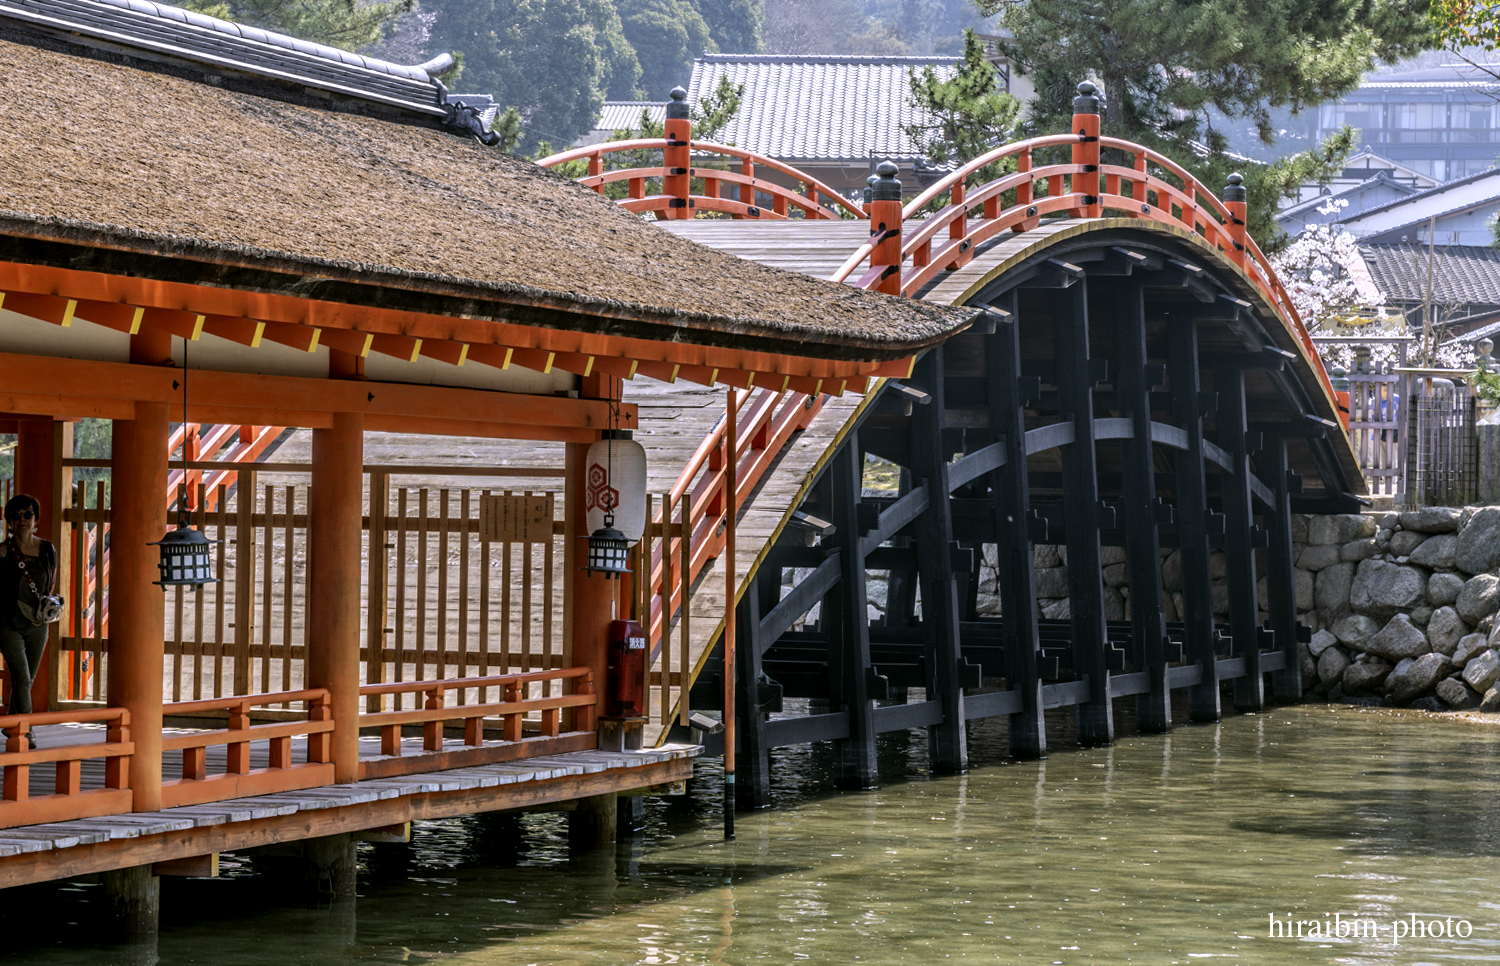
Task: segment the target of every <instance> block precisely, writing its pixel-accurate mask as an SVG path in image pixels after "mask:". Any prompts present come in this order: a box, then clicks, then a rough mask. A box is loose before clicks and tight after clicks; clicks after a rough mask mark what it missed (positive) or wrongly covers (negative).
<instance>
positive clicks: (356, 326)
mask: <svg viewBox="0 0 1500 966" xmlns="http://www.w3.org/2000/svg"><path fill="white" fill-rule="evenodd" d="M0 291H4V292H6V293H8V294H7V298H9V297H12V296H13V295H14V294H22V293H25V294H38V295H52V296H60V297H63V298H68V299H76V300H78V301H80V302H82V301H83V300H91V301H94V302H104V303H122V304H127V305H131V306H138V307H142V308H150V309H163V310H166V311H172V312H176V313H178V315H177V316H176V317H175V319H176V320H175V321H172V320H171V318H172V317H168V319H165V320H164V321H163V325H164V326H166V325H169V324H170V326H172V327H173V330H174V334H179V335H180V334H181V331H178V330H180V329H181V328H182V327H183V322H182V319H181V317H182V316H183V315H186V316H190V317H192V318H193V319H195V318H196V316H197V315H203V316H205V317H207V316H224V317H226V318H246V319H256V320H260V321H264V322H266V323H267V330H268V331H269V329H270V325H269V323H272V322H279V323H284V324H288V325H297V326H304V327H308V328H321V329H324V330H326V331H330V332H331V331H334V330H342V331H345V332H356V331H357V332H359V333H361V334H364V333H373V334H379V335H390V336H395V337H398V338H402V337H404V338H407V339H413V340H415V339H422V340H423V341H429V340H431V341H452V342H461V343H469V344H470V345H471V346H474V345H492V346H498V347H501V348H511V349H515V350H517V351H519V350H521V349H528V350H533V351H534V352H536V353H540V354H541V356H540V357H541V358H543V359H545V357H546V354H547V353H559V352H573V353H578V354H580V355H586V356H587V355H592V356H596V357H601V356H609V357H613V358H623V359H629V360H641V361H645V360H651V361H652V362H658V363H671V364H674V365H682V366H699V367H704V368H707V369H715V368H717V369H721V370H726V371H727V370H741V371H745V372H752V371H761V372H775V373H782V374H787V375H798V376H812V377H814V378H846V377H848V376H851V375H867V374H880V375H884V374H885V373H872V369H873V368H876V367H877V364H872V363H867V362H857V361H844V360H833V359H818V358H809V357H804V356H798V355H790V354H784V353H774V352H760V351H753V350H746V349H735V348H729V347H724V346H704V345H694V344H691V343H686V342H676V341H660V340H652V339H638V338H628V337H623V336H612V335H601V334H599V333H597V332H576V331H566V330H561V329H551V328H544V327H541V326H531V325H521V324H516V323H511V322H500V321H493V320H488V319H478V318H453V317H449V316H442V315H429V314H425V313H418V312H409V311H402V310H394V309H380V308H374V307H366V306H353V305H343V304H339V303H333V302H323V301H317V300H313V299H304V298H298V297H295V296H291V295H276V294H269V293H264V292H248V291H240V290H236V289H227V288H215V287H210V286H199V285H191V284H187V283H181V282H164V281H158V280H154V279H143V278H134V277H127V276H119V275H105V274H103V273H99V272H84V271H77V270H73V269H63V268H53V267H48V266H39V265H24V264H20V263H16V262H0ZM538 307H539V309H540V310H542V311H546V310H548V309H556V310H557V311H559V312H565V313H567V314H570V315H576V314H577V306H576V305H572V304H571V303H568V304H564V303H558V304H557V305H555V306H553V305H549V304H546V303H545V302H543V303H542V304H540V305H539V306H538ZM598 314H599V316H600V317H601V318H613V317H615V316H613V315H612V314H611V313H610V312H608V311H600V312H599V313H598ZM190 334H191V332H189V335H190ZM266 337H267V338H269V337H270V336H269V335H267V336H266ZM273 341H276V340H273ZM397 354H399V353H397ZM470 357H471V358H472V357H473V351H472V348H471V350H470ZM531 358H532V359H533V360H535V359H536V358H538V357H537V356H532V357H531ZM513 361H514V362H515V363H516V364H517V365H524V366H526V367H527V368H536V369H539V370H540V371H546V370H545V363H543V364H542V365H532V364H529V363H528V362H526V361H522V360H520V359H515V360H513Z"/></svg>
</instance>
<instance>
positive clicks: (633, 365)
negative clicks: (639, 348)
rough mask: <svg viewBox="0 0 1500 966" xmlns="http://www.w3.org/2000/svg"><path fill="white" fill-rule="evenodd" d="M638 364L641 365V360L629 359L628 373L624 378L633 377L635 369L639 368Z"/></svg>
mask: <svg viewBox="0 0 1500 966" xmlns="http://www.w3.org/2000/svg"><path fill="white" fill-rule="evenodd" d="M640 366H641V361H640V360H639V359H631V360H630V375H628V376H626V377H625V378H626V379H634V378H635V371H636V370H637V369H639V368H640Z"/></svg>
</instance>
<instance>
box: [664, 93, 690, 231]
mask: <svg viewBox="0 0 1500 966" xmlns="http://www.w3.org/2000/svg"><path fill="white" fill-rule="evenodd" d="M671 97H672V99H671V100H670V101H668V102H667V117H666V123H665V125H664V129H663V132H662V133H663V134H664V135H665V136H666V139H667V147H666V149H665V150H663V151H662V164H663V166H664V167H665V168H666V169H667V173H666V175H665V176H664V177H663V178H662V179H661V193H662V194H664V195H666V196H667V197H669V198H671V199H672V207H671V208H670V209H668V210H667V217H668V218H670V219H674V220H676V219H682V218H691V217H693V213H692V211H690V210H689V209H688V196H689V195H690V194H692V190H691V188H692V173H691V172H692V163H693V162H692V148H691V147H690V145H691V143H692V139H693V122H692V120H691V118H690V117H689V114H688V104H687V91H685V90H683V89H682V88H681V87H674V88H672V95H671Z"/></svg>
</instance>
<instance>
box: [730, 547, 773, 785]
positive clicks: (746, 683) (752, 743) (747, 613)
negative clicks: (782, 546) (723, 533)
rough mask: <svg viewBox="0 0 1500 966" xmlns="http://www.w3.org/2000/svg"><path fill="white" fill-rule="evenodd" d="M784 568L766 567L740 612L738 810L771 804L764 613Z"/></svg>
mask: <svg viewBox="0 0 1500 966" xmlns="http://www.w3.org/2000/svg"><path fill="white" fill-rule="evenodd" d="M780 586H781V580H780V571H779V569H778V568H771V567H761V568H759V570H758V571H757V572H756V574H755V577H754V579H753V581H752V583H751V585H750V586H749V587H747V588H746V589H745V594H744V596H743V597H741V598H740V602H739V604H738V605H736V610H735V635H736V637H735V641H736V642H735V654H734V659H735V682H736V684H737V686H738V687H737V690H738V694H736V695H735V712H736V715H735V716H736V719H737V720H736V721H735V728H736V731H735V734H736V736H737V738H738V741H737V742H736V744H737V745H738V748H737V754H738V755H739V756H740V757H739V758H738V769H737V770H738V775H737V777H736V781H735V786H734V787H735V806H736V807H737V808H764V807H766V806H767V805H769V804H771V755H770V752H771V746H770V744H769V743H767V741H766V714H765V712H764V711H763V710H762V709H761V702H760V682H761V679H762V678H763V677H764V676H765V674H764V671H763V670H762V667H761V660H762V657H763V655H764V654H765V650H766V644H767V642H766V640H765V639H764V638H763V637H762V636H761V619H760V615H761V610H762V606H763V605H764V604H765V603H766V598H767V597H769V596H773V595H775V594H776V593H778V592H779V590H780Z"/></svg>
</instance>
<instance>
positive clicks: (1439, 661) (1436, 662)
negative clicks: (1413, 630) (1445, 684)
mask: <svg viewBox="0 0 1500 966" xmlns="http://www.w3.org/2000/svg"><path fill="white" fill-rule="evenodd" d="M1452 669H1453V665H1452V664H1450V663H1448V658H1447V657H1446V656H1444V655H1442V654H1423V655H1422V656H1421V657H1419V658H1417V659H1416V660H1415V661H1412V662H1411V664H1410V665H1408V666H1407V668H1406V670H1405V671H1402V672H1401V673H1400V675H1399V676H1398V675H1397V674H1396V672H1394V671H1393V672H1391V678H1396V679H1397V680H1396V682H1395V684H1394V685H1391V686H1390V692H1391V700H1392V701H1395V702H1396V703H1397V704H1405V703H1406V702H1408V701H1411V700H1413V699H1415V698H1417V697H1420V696H1421V695H1423V694H1426V693H1427V692H1428V691H1431V690H1432V689H1433V686H1434V685H1436V684H1437V683H1438V682H1439V681H1441V680H1442V679H1443V678H1444V677H1446V676H1447V674H1448V672H1449V671H1451V670H1452ZM1389 680H1390V679H1387V684H1389Z"/></svg>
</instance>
